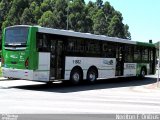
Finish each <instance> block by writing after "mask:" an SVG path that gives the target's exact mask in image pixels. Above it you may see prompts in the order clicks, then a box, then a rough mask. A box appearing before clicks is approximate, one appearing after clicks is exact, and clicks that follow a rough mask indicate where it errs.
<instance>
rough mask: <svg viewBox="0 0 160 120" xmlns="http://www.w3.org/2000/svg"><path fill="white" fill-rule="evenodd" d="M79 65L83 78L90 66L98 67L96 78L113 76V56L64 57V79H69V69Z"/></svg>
mask: <svg viewBox="0 0 160 120" xmlns="http://www.w3.org/2000/svg"><path fill="white" fill-rule="evenodd" d="M75 66H79V67H81V68H82V70H83V79H86V76H87V71H88V69H89V68H90V67H91V66H95V67H96V68H97V69H98V78H113V77H115V67H116V59H115V58H94V57H66V59H65V80H68V79H70V73H71V70H72V69H73V68H74V67H75Z"/></svg>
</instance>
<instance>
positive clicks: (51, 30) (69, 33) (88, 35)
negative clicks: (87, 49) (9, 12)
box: [7, 25, 155, 47]
mask: <svg viewBox="0 0 160 120" xmlns="http://www.w3.org/2000/svg"><path fill="white" fill-rule="evenodd" d="M10 27H37V28H38V32H41V33H48V34H55V35H63V36H70V37H79V38H87V39H95V40H104V41H110V42H118V43H126V44H134V45H140V46H147V47H155V45H154V44H152V43H147V42H137V41H131V40H128V39H122V38H117V37H109V36H105V35H95V34H91V33H82V32H75V31H72V30H62V29H54V28H47V27H41V26H30V25H15V26H10ZM10 27H7V28H10Z"/></svg>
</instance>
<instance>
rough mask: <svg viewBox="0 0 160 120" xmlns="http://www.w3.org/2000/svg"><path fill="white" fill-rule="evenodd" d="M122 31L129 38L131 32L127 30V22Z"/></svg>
mask: <svg viewBox="0 0 160 120" xmlns="http://www.w3.org/2000/svg"><path fill="white" fill-rule="evenodd" d="M124 33H125V37H126V38H127V39H129V40H131V33H130V32H129V26H128V25H127V24H126V25H125V26H124Z"/></svg>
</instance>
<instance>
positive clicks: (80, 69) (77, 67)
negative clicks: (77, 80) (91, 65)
mask: <svg viewBox="0 0 160 120" xmlns="http://www.w3.org/2000/svg"><path fill="white" fill-rule="evenodd" d="M76 69H77V70H79V71H80V72H81V75H82V78H83V74H84V73H83V70H82V68H81V67H80V66H78V65H77V66H74V67H73V68H72V70H71V72H70V78H71V74H72V71H74V70H76Z"/></svg>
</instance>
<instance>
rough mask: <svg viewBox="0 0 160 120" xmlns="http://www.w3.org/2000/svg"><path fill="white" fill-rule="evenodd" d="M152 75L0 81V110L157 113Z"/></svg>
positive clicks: (159, 98)
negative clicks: (92, 79) (141, 77)
mask: <svg viewBox="0 0 160 120" xmlns="http://www.w3.org/2000/svg"><path fill="white" fill-rule="evenodd" d="M156 80H157V79H156V78H155V76H152V77H151V78H150V77H149V78H146V79H145V80H138V79H136V78H132V79H131V78H128V79H112V80H105V81H104V80H103V81H98V82H97V84H94V85H85V84H83V85H78V86H72V85H67V84H62V83H54V84H53V85H51V86H47V85H46V84H44V83H40V82H32V81H25V80H1V81H0V113H1V114H3V113H5V114H6V113H8V114H59V113H61V114H103V113H104V114H106V113H107V114H109V113H113V114H115V113H122V114H147V113H160V89H158V88H155V86H156V84H154V83H156Z"/></svg>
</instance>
